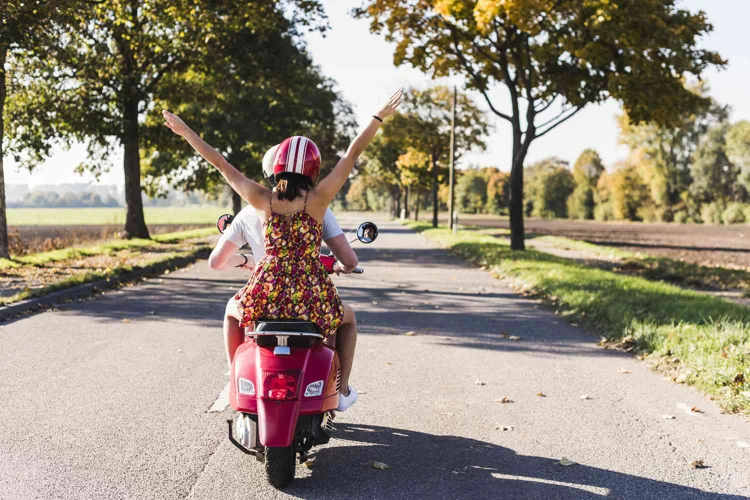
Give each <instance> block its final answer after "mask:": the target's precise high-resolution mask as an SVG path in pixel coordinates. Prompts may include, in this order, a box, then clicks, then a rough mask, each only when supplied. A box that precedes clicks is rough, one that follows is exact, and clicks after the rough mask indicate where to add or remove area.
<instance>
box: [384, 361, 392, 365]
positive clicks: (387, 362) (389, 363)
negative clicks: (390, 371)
mask: <svg viewBox="0 0 750 500" xmlns="http://www.w3.org/2000/svg"><path fill="white" fill-rule="evenodd" d="M385 364H386V365H392V364H393V363H391V362H390V361H386V362H385Z"/></svg>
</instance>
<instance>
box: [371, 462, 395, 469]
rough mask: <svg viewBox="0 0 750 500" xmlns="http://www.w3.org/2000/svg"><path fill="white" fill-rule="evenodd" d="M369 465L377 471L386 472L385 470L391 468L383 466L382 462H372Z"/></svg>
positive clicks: (386, 465)
mask: <svg viewBox="0 0 750 500" xmlns="http://www.w3.org/2000/svg"><path fill="white" fill-rule="evenodd" d="M370 465H372V468H373V469H378V470H386V469H390V468H391V466H390V465H388V464H384V463H383V462H374V461H373V462H370Z"/></svg>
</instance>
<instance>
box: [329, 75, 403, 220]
mask: <svg viewBox="0 0 750 500" xmlns="http://www.w3.org/2000/svg"><path fill="white" fill-rule="evenodd" d="M403 99H404V91H403V90H401V89H399V90H397V91H396V92H395V93H394V94H393V95H392V96H391V97H390V98H389V99H388V101H387V102H386V103H385V104H384V105H383V106H381V108H380V109H379V110H378V112H377V113H376V114H375V116H377V117H378V118H380V120H378V119H377V118H375V117H373V118H372V119H371V120H370V122H369V123H368V124H367V127H365V129H364V130H363V131H362V132H360V133H359V135H357V137H356V138H355V139H354V141H353V142H352V143H351V144H350V145H349V149H347V150H346V153H345V154H344V156H342V157H341V159H340V160H339V162H338V163H337V164H336V166H335V167H334V168H333V170H331V172H330V173H329V174H328V175H326V176H325V178H324V179H323V180H321V181H320V182H319V183H318V185H317V186H315V193H316V198H318V199H319V200H320V201H319V202H320V203H321V205H325V206H326V207H327V206H328V205H329V204H330V203H331V201H332V200H333V198H334V197H335V196H336V194H337V193H338V192H339V190H340V189H341V187H342V186H343V185H344V183H346V179H348V178H349V175H350V174H351V173H352V169H353V168H354V164H355V163H357V159H358V158H359V155H361V154H362V152H363V151H364V150H365V148H366V147H367V145H368V144H370V141H372V139H373V137H375V134H377V133H378V129H379V128H380V124H381V123H382V120H385V119H386V118H387V117H389V116H391V115H392V114H393V113H395V112H396V108H398V106H399V105H400V104H401V102H402V101H403Z"/></svg>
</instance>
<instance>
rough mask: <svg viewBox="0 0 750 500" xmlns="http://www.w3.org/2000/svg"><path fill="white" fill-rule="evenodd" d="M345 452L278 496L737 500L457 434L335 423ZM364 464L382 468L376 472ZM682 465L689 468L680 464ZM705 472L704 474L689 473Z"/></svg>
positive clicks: (336, 452) (326, 451)
mask: <svg viewBox="0 0 750 500" xmlns="http://www.w3.org/2000/svg"><path fill="white" fill-rule="evenodd" d="M335 440H345V441H348V442H347V443H346V446H335V447H326V448H322V449H320V450H319V451H318V452H317V453H316V460H315V463H316V465H315V467H313V468H312V472H311V474H310V475H309V476H308V477H301V478H298V479H297V480H295V483H294V484H293V485H292V487H290V488H289V489H287V490H285V493H288V494H290V495H292V496H294V497H297V498H305V499H313V498H326V499H333V498H388V499H391V498H408V499H420V498H425V499H428V498H429V499H436V498H437V499H442V498H445V499H456V498H471V499H485V498H486V499H490V498H491V499H504V500H506V499H507V500H511V499H523V500H535V499H539V500H542V499H543V500H549V499H575V500H589V499H602V498H617V499H623V500H629V499H632V500H636V499H637V500H665V499H680V500H690V499H701V500H734V499H736V500H740V499H744V498H746V497H744V496H739V495H727V494H719V493H709V492H706V491H703V490H699V489H695V488H690V487H687V486H682V485H678V484H672V483H668V482H664V481H658V480H654V479H649V478H645V477H639V476H634V475H630V474H623V473H619V472H616V471H611V470H605V469H599V468H596V467H589V466H586V465H581V464H577V465H575V466H571V467H563V466H561V465H559V464H558V461H559V459H550V458H543V457H535V456H525V455H518V454H516V452H514V451H513V450H511V449H510V448H506V447H503V446H498V445H496V444H491V443H487V442H483V441H478V440H475V439H469V438H463V437H458V436H439V435H433V434H427V433H423V432H416V431H411V430H403V429H393V428H389V427H380V426H374V425H359V424H347V423H344V424H337V425H336V432H335V435H334V441H333V442H332V443H334V444H336V441H335ZM372 461H380V462H383V463H386V464H387V465H389V466H390V469H387V470H376V469H375V468H373V467H372V466H371V462H372ZM685 466H686V467H689V466H688V465H687V464H686V465H685ZM695 473H696V474H705V473H706V471H695Z"/></svg>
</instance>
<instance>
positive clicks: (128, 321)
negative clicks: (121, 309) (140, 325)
mask: <svg viewBox="0 0 750 500" xmlns="http://www.w3.org/2000/svg"><path fill="white" fill-rule="evenodd" d="M122 322H123V323H130V320H129V319H128V318H123V320H122Z"/></svg>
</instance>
